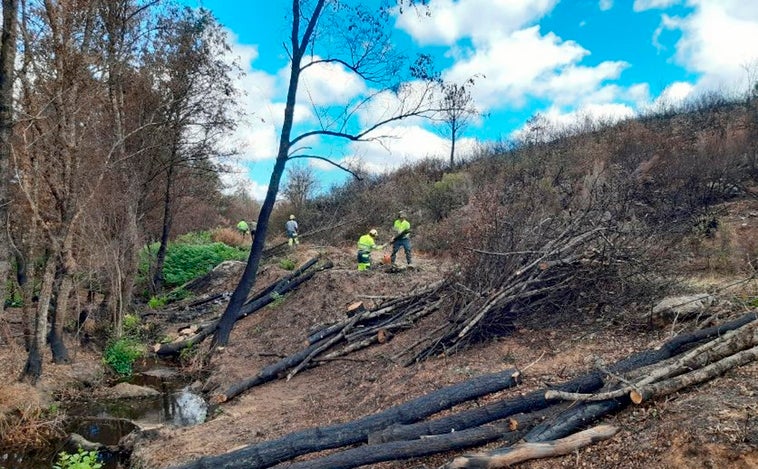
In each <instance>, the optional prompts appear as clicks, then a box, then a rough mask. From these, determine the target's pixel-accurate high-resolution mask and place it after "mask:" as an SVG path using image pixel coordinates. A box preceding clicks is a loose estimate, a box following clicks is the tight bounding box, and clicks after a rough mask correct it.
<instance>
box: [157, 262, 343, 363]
mask: <svg viewBox="0 0 758 469" xmlns="http://www.w3.org/2000/svg"><path fill="white" fill-rule="evenodd" d="M318 261H319V258H318V257H314V258H312V259H310V260H309V261H308V262H306V263H304V264H303V265H302V266H300V267H299V268H298V269H296V270H294V271H293V272H292V273H290V274H289V275H287V276H285V277H284V278H282V279H280V280H277V281H276V282H274V283H271V284H270V285H268V286H267V287H265V288H264V289H262V290H260V291H259V292H257V293H255V294H253V295H252V296H250V297H248V299H247V300H246V301H245V303H244V304H243V305H242V308H240V312H239V314H238V316H237V318H236V320H237V321H239V320H240V319H242V318H244V317H246V316H249V315H250V314H252V313H254V312H256V311H258V310H259V309H261V308H263V307H264V306H266V305H268V304H269V303H271V302H273V301H274V300H276V299H277V298H280V297H281V296H282V295H285V294H287V293H289V292H291V291H292V290H295V289H296V288H297V287H299V286H300V285H302V284H303V283H304V282H306V281H308V280H310V279H311V278H313V276H314V275H316V273H317V272H320V271H322V270H326V269H331V268H332V267H333V265H334V264H332V262H331V261H328V260H327V261H325V262H323V263H321V264H319V262H318ZM218 295H220V294H217V295H213V296H212V297H211V299H216V297H217V296H218ZM209 301H210V300H209ZM195 303H197V301H196V302H195ZM219 319H220V318H215V319H212V320H209V321H206V322H203V323H200V324H194V325H191V326H188V327H184V328H182V329H180V330H179V337H177V338H176V339H175V340H174V341H173V342H170V343H166V344H155V345H154V346H153V351H154V352H155V353H156V354H158V355H176V354H178V353H180V352H181V351H182V350H183V349H184V348H186V347H192V346H194V345H197V344H199V343H201V342H202V341H203V340H205V338H206V337H208V336H210V335H211V334H213V333H214V332H215V330H216V327H217V326H218V321H219Z"/></svg>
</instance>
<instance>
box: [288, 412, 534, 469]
mask: <svg viewBox="0 0 758 469" xmlns="http://www.w3.org/2000/svg"><path fill="white" fill-rule="evenodd" d="M544 414H545V412H544V411H543V412H535V413H531V414H522V415H518V416H514V417H511V418H509V419H507V420H501V421H497V422H493V423H491V424H487V425H482V426H479V427H475V428H469V429H468V430H463V431H460V432H451V433H445V434H443V435H434V436H430V437H427V438H421V439H418V440H410V441H391V442H388V443H381V444H371V443H369V444H367V445H363V446H359V447H357V448H351V449H347V450H344V451H340V452H339V453H334V454H330V455H328V456H324V457H321V458H317V459H310V460H307V461H302V462H296V463H293V464H290V465H288V466H287V469H350V468H353V467H360V466H365V465H367V464H376V463H380V462H384V461H400V460H404V459H410V458H420V457H423V456H430V455H432V454H437V453H442V452H445V451H456V450H463V449H467V448H473V447H476V446H481V445H484V444H487V443H491V442H493V441H505V442H509V443H510V442H514V443H515V442H516V441H517V440H518V439H519V438H520V436H521V435H522V434H523V433H524V432H525V431H526V430H527V429H528V428H529V427H531V426H533V425H534V423H535V422H537V421H538V420H540V419H542V418H543V417H544Z"/></svg>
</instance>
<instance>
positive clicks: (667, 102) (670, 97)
mask: <svg viewBox="0 0 758 469" xmlns="http://www.w3.org/2000/svg"><path fill="white" fill-rule="evenodd" d="M694 92H695V86H694V85H692V83H687V82H683V81H678V82H675V83H672V84H670V85H669V86H667V87H666V88H665V89H664V90H663V91H662V92H661V94H660V95H659V96H658V97H657V98H656V99H655V100H654V101H653V102H652V104H651V105H650V107H651V109H652V110H654V111H655V110H664V109H668V108H676V107H677V106H679V105H680V104H682V102H684V101H685V100H686V99H687V98H689V97H690V96H692V95H693V93H694Z"/></svg>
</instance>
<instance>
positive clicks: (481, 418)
mask: <svg viewBox="0 0 758 469" xmlns="http://www.w3.org/2000/svg"><path fill="white" fill-rule="evenodd" d="M729 331H734V332H729ZM757 345H758V313H756V312H753V313H750V314H748V315H746V316H744V317H742V318H740V319H738V320H736V321H732V322H730V323H727V324H724V325H722V326H718V327H712V328H708V329H703V330H699V331H695V332H693V333H690V334H686V335H681V336H677V337H675V338H673V339H672V340H670V341H669V342H667V343H665V344H663V345H662V346H661V347H659V348H656V349H652V350H647V351H642V352H638V353H636V354H634V355H632V356H630V357H628V358H626V359H624V360H621V361H619V362H617V363H615V364H613V365H611V366H608V367H607V368H602V369H598V370H594V371H591V372H589V373H587V374H585V375H581V376H578V377H576V378H574V379H572V380H571V381H568V382H566V383H564V384H562V385H560V386H556V387H555V388H553V389H541V390H536V391H533V392H531V393H527V394H523V395H519V394H517V395H516V397H510V398H508V397H505V398H502V399H499V400H494V401H493V402H491V403H488V404H486V405H481V406H477V407H473V408H469V409H467V410H459V411H456V410H455V408H453V406H454V405H456V404H458V403H462V402H464V401H465V399H464V397H463V395H462V394H460V393H461V392H462V390H466V389H468V390H469V392H470V394H479V395H480V396H481V395H483V394H480V393H481V392H483V391H484V389H485V388H488V387H492V388H493V389H494V388H497V387H498V386H492V380H493V379H495V380H500V386H501V387H500V388H499V389H505V388H507V387H509V386H512V385H513V383H514V382H515V380H516V379H517V378H518V377H519V376H520V373H519V372H514V371H513V370H506V371H505V372H501V376H499V377H496V376H495V375H487V376H484V377H479V378H475V379H473V380H470V381H466V382H463V383H459V384H457V385H455V386H453V387H451V388H445V389H443V390H440V391H437V392H434V393H431V394H429V395H427V396H424V397H421V398H417V399H414V400H412V401H409V402H407V403H405V404H401V405H399V406H396V407H393V408H391V409H388V410H386V411H384V412H380V413H378V414H374V415H369V416H366V417H362V418H360V419H357V420H354V421H352V422H347V423H343V424H338V425H332V426H329V427H319V428H312V429H306V430H300V431H297V432H294V433H290V434H288V435H284V436H283V437H281V438H278V439H275V440H270V441H264V442H259V443H255V444H251V445H249V446H245V447H243V448H240V449H237V450H234V451H231V452H229V453H226V454H222V455H217V456H207V457H203V458H200V459H198V460H195V461H192V462H190V463H187V464H185V465H182V466H178V467H181V468H193V469H194V468H211V467H213V468H243V467H244V468H265V467H270V466H273V465H275V464H278V463H282V462H285V461H290V460H292V459H295V458H297V457H299V456H302V455H306V454H311V453H316V452H319V451H323V450H327V449H332V448H339V447H345V446H350V445H356V444H359V445H358V446H354V447H352V448H349V449H345V450H343V451H339V452H333V453H331V454H328V455H326V456H320V457H319V456H318V455H314V456H315V458H314V457H311V459H307V460H303V461H300V462H294V463H292V464H289V465H288V466H287V467H289V468H291V469H297V468H309V469H317V468H324V469H326V468H329V469H339V468H343V469H347V468H353V467H359V466H364V465H368V464H374V463H379V462H383V461H394V460H404V459H409V458H414V457H422V456H429V455H432V454H437V453H442V452H445V451H451V450H462V449H466V448H472V447H476V446H480V445H483V444H486V443H490V442H495V441H500V442H504V443H506V444H508V445H514V446H507V447H504V448H501V449H498V450H495V451H493V452H490V453H478V454H474V455H465V456H461V457H458V458H456V459H455V460H453V461H451V462H450V463H449V464H448V465H447V466H446V467H447V468H450V469H452V468H469V467H506V466H505V465H509V464H514V463H515V462H520V461H524V460H527V459H533V458H537V457H549V456H554V455H560V454H565V453H566V451H572V450H573V449H576V448H579V447H581V446H583V445H587V444H592V443H593V442H595V441H600V440H602V439H605V438H609V437H611V436H612V435H613V434H614V433H615V432H616V429H615V428H612V427H608V426H600V427H596V428H594V429H590V430H588V431H585V432H579V433H576V432H577V431H578V430H580V429H581V428H582V427H586V426H587V425H589V424H591V423H592V422H594V421H596V420H597V419H599V418H600V417H602V416H604V415H607V414H609V413H610V412H615V411H618V410H620V409H622V408H623V407H625V406H626V405H629V404H630V403H632V402H635V398H634V397H629V396H630V393H632V392H633V391H634V392H639V393H640V395H642V396H644V399H649V398H654V397H658V396H663V395H665V394H667V393H669V392H674V391H676V390H679V389H682V388H683V386H690V385H692V384H696V383H700V382H703V381H704V380H706V379H710V378H713V377H715V376H717V375H718V374H720V373H723V372H724V371H726V370H727V369H729V367H732V366H739V365H741V364H744V363H747V362H749V361H753V360H756V358H757V357H758V352H757V351H756V346H757ZM699 365H702V366H700V367H699V368H696V369H693V368H692V367H695V366H699ZM503 373H504V374H503ZM648 377H653V378H648ZM651 379H652V382H651V383H647V381H650V380H651ZM671 380H674V381H671ZM656 382H657V383H676V384H670V385H669V384H667V385H660V386H658V387H655V388H646V386H648V385H650V384H653V383H656ZM483 383H490V384H488V385H487V386H485V385H483ZM504 383H505V384H504ZM619 383H636V384H635V386H629V385H627V388H626V389H624V392H615V390H616V389H621V388H622V386H619ZM635 388H636V389H635ZM451 389H455V391H454V392H451ZM473 389H476V390H477V391H476V392H474V391H473ZM645 389H650V392H645ZM653 389H654V390H653ZM491 392H496V390H493V391H491ZM609 392H610V393H614V394H611V396H612V397H611V398H608V396H609V394H608V393H609ZM591 393H599V394H597V398H598V399H603V400H591V399H589V398H587V401H588V402H583V403H580V404H579V405H576V403H568V402H566V401H564V400H561V399H558V397H569V396H570V397H571V398H572V399H574V398H577V396H590V395H592V394H591ZM451 395H456V396H458V398H456V399H451V398H450V396H451ZM441 396H445V397H444V398H443V399H441V398H440V397H441ZM644 399H642V400H637V401H639V402H644ZM453 401H455V402H453ZM442 406H445V407H444V408H451V409H452V412H450V413H448V414H446V416H444V417H438V418H434V419H430V420H424V419H425V418H426V417H429V416H431V415H433V414H434V413H437V412H439V411H440V410H441V408H442Z"/></svg>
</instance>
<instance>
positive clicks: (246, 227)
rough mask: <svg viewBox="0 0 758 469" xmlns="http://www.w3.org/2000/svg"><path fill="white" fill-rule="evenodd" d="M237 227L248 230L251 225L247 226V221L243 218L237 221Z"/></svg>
mask: <svg viewBox="0 0 758 469" xmlns="http://www.w3.org/2000/svg"><path fill="white" fill-rule="evenodd" d="M237 229H238V230H240V231H244V232H247V231H248V230H249V229H250V227H249V226H247V222H246V221H245V220H242V221H241V222H239V223H237Z"/></svg>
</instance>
